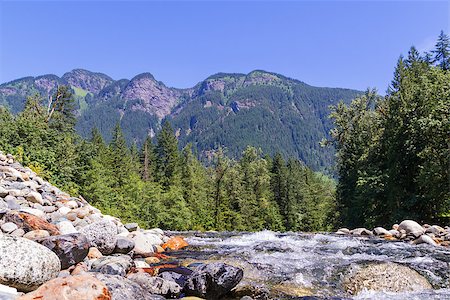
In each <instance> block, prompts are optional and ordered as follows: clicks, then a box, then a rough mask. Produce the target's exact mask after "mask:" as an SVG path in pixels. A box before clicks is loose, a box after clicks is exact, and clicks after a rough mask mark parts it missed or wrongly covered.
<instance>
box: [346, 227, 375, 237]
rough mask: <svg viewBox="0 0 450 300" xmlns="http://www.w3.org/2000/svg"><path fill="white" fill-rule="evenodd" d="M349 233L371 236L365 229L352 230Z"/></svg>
mask: <svg viewBox="0 0 450 300" xmlns="http://www.w3.org/2000/svg"><path fill="white" fill-rule="evenodd" d="M350 233H351V234H352V235H366V236H370V235H373V233H372V231H370V230H368V229H366V228H356V229H353V230H352V231H350Z"/></svg>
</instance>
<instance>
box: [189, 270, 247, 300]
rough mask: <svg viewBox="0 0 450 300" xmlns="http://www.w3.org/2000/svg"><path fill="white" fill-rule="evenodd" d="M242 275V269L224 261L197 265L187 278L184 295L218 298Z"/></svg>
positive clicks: (234, 284) (231, 287)
mask: <svg viewBox="0 0 450 300" xmlns="http://www.w3.org/2000/svg"><path fill="white" fill-rule="evenodd" d="M243 276H244V271H242V269H240V268H237V267H233V266H230V265H227V264H224V263H212V264H205V265H202V266H199V267H198V268H197V269H196V270H195V271H194V272H193V273H192V274H191V275H190V276H189V278H188V279H187V281H186V285H185V286H184V292H185V293H186V295H190V296H196V297H200V298H205V299H219V298H220V297H222V296H223V295H225V294H226V293H228V292H229V291H231V290H232V289H233V288H234V287H235V286H236V285H237V284H238V283H239V282H240V281H241V279H242V277H243Z"/></svg>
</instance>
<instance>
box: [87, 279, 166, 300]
mask: <svg viewBox="0 0 450 300" xmlns="http://www.w3.org/2000/svg"><path fill="white" fill-rule="evenodd" d="M92 274H93V275H94V276H95V277H96V278H97V279H99V280H100V281H102V282H103V283H104V284H106V286H107V287H108V289H109V290H110V291H111V294H112V298H111V299H112V300H130V299H139V300H164V299H165V298H164V297H162V296H158V295H152V294H151V293H149V292H148V291H146V290H145V289H143V288H142V287H141V286H140V285H139V284H137V283H136V282H134V281H131V280H129V279H127V278H124V277H122V276H118V275H106V274H102V273H92Z"/></svg>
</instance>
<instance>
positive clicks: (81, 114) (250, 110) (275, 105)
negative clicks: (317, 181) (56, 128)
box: [0, 69, 360, 170]
mask: <svg viewBox="0 0 450 300" xmlns="http://www.w3.org/2000/svg"><path fill="white" fill-rule="evenodd" d="M58 85H70V86H71V87H72V90H73V93H74V95H75V98H76V103H77V109H78V124H77V131H78V132H79V133H80V134H81V135H82V136H84V137H89V136H90V133H91V129H92V127H93V126H96V127H97V128H98V129H99V130H100V132H101V133H102V135H103V136H104V137H105V138H106V139H107V140H110V138H111V132H112V129H113V127H114V125H115V124H116V123H117V122H118V121H119V120H120V123H121V126H122V128H123V130H124V133H125V135H126V137H127V140H128V141H129V142H132V141H135V142H136V143H137V144H138V145H140V144H142V142H143V140H144V139H145V137H146V136H147V135H150V136H153V135H154V134H155V133H156V132H158V131H159V130H160V128H161V121H162V120H164V119H168V120H170V121H171V122H172V124H173V125H174V127H175V129H176V130H177V136H178V138H179V140H180V144H181V146H184V145H186V144H187V143H192V144H193V146H194V149H195V150H196V151H197V152H198V153H199V156H200V157H201V158H207V157H208V155H209V154H210V151H211V150H214V149H217V147H218V146H223V147H225V148H226V152H227V154H228V155H230V156H233V157H237V156H239V155H240V154H241V153H242V151H243V150H244V149H245V147H246V146H247V145H253V146H256V147H261V148H262V150H263V151H264V152H265V153H268V154H273V153H275V152H277V151H280V152H281V153H282V154H283V155H284V156H286V157H287V156H294V157H298V158H300V159H301V160H303V161H304V162H305V163H306V164H307V165H308V166H310V167H312V168H313V169H315V170H324V169H326V168H328V167H330V165H331V163H332V161H333V151H332V150H331V149H322V148H321V147H320V145H319V142H320V141H321V140H322V139H323V138H324V137H326V136H327V133H328V131H329V129H330V127H331V123H330V121H329V120H328V118H327V116H328V114H329V110H328V106H329V105H333V104H336V103H337V102H339V101H340V100H343V101H344V102H346V103H348V102H349V101H350V100H351V99H353V98H355V97H356V96H357V95H358V94H359V93H360V92H358V91H355V90H349V89H340V88H321V87H313V86H310V85H308V84H306V83H303V82H301V81H298V80H294V79H290V78H287V77H284V76H282V75H279V74H275V73H269V72H265V71H253V72H250V73H249V74H225V73H219V74H216V75H213V76H210V77H208V78H207V79H206V80H204V81H202V82H200V83H198V84H197V85H195V86H194V87H193V88H189V89H176V88H170V87H167V86H166V85H164V83H162V82H159V81H157V80H156V79H155V78H154V77H153V76H152V75H151V74H150V73H143V74H139V75H137V76H135V77H134V78H132V79H131V80H128V79H121V80H113V79H112V78H110V77H109V76H107V75H105V74H102V73H93V72H90V71H87V70H81V69H76V70H72V71H70V72H68V73H66V74H64V75H63V76H62V77H58V76H56V75H43V76H38V77H25V78H22V79H18V80H14V81H12V82H8V83H4V84H2V85H0V104H2V105H5V106H7V107H9V108H10V110H11V111H12V112H13V113H17V112H19V111H21V110H22V109H23V106H24V103H25V100H26V96H28V95H31V94H34V93H36V92H37V93H40V94H41V95H42V96H43V97H44V98H45V99H47V98H48V97H49V95H51V94H52V93H53V91H54V90H55V88H56V87H57V86H58Z"/></svg>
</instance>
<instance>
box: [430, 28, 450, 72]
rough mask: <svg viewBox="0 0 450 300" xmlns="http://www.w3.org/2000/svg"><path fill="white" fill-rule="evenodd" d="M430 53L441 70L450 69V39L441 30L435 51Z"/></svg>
mask: <svg viewBox="0 0 450 300" xmlns="http://www.w3.org/2000/svg"><path fill="white" fill-rule="evenodd" d="M432 52H433V54H434V62H435V63H437V64H438V66H439V67H441V69H443V70H448V69H450V39H449V37H448V35H446V34H445V33H444V31H443V30H441V33H440V34H439V37H438V40H437V42H436V46H435V49H434V50H433V51H432Z"/></svg>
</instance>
